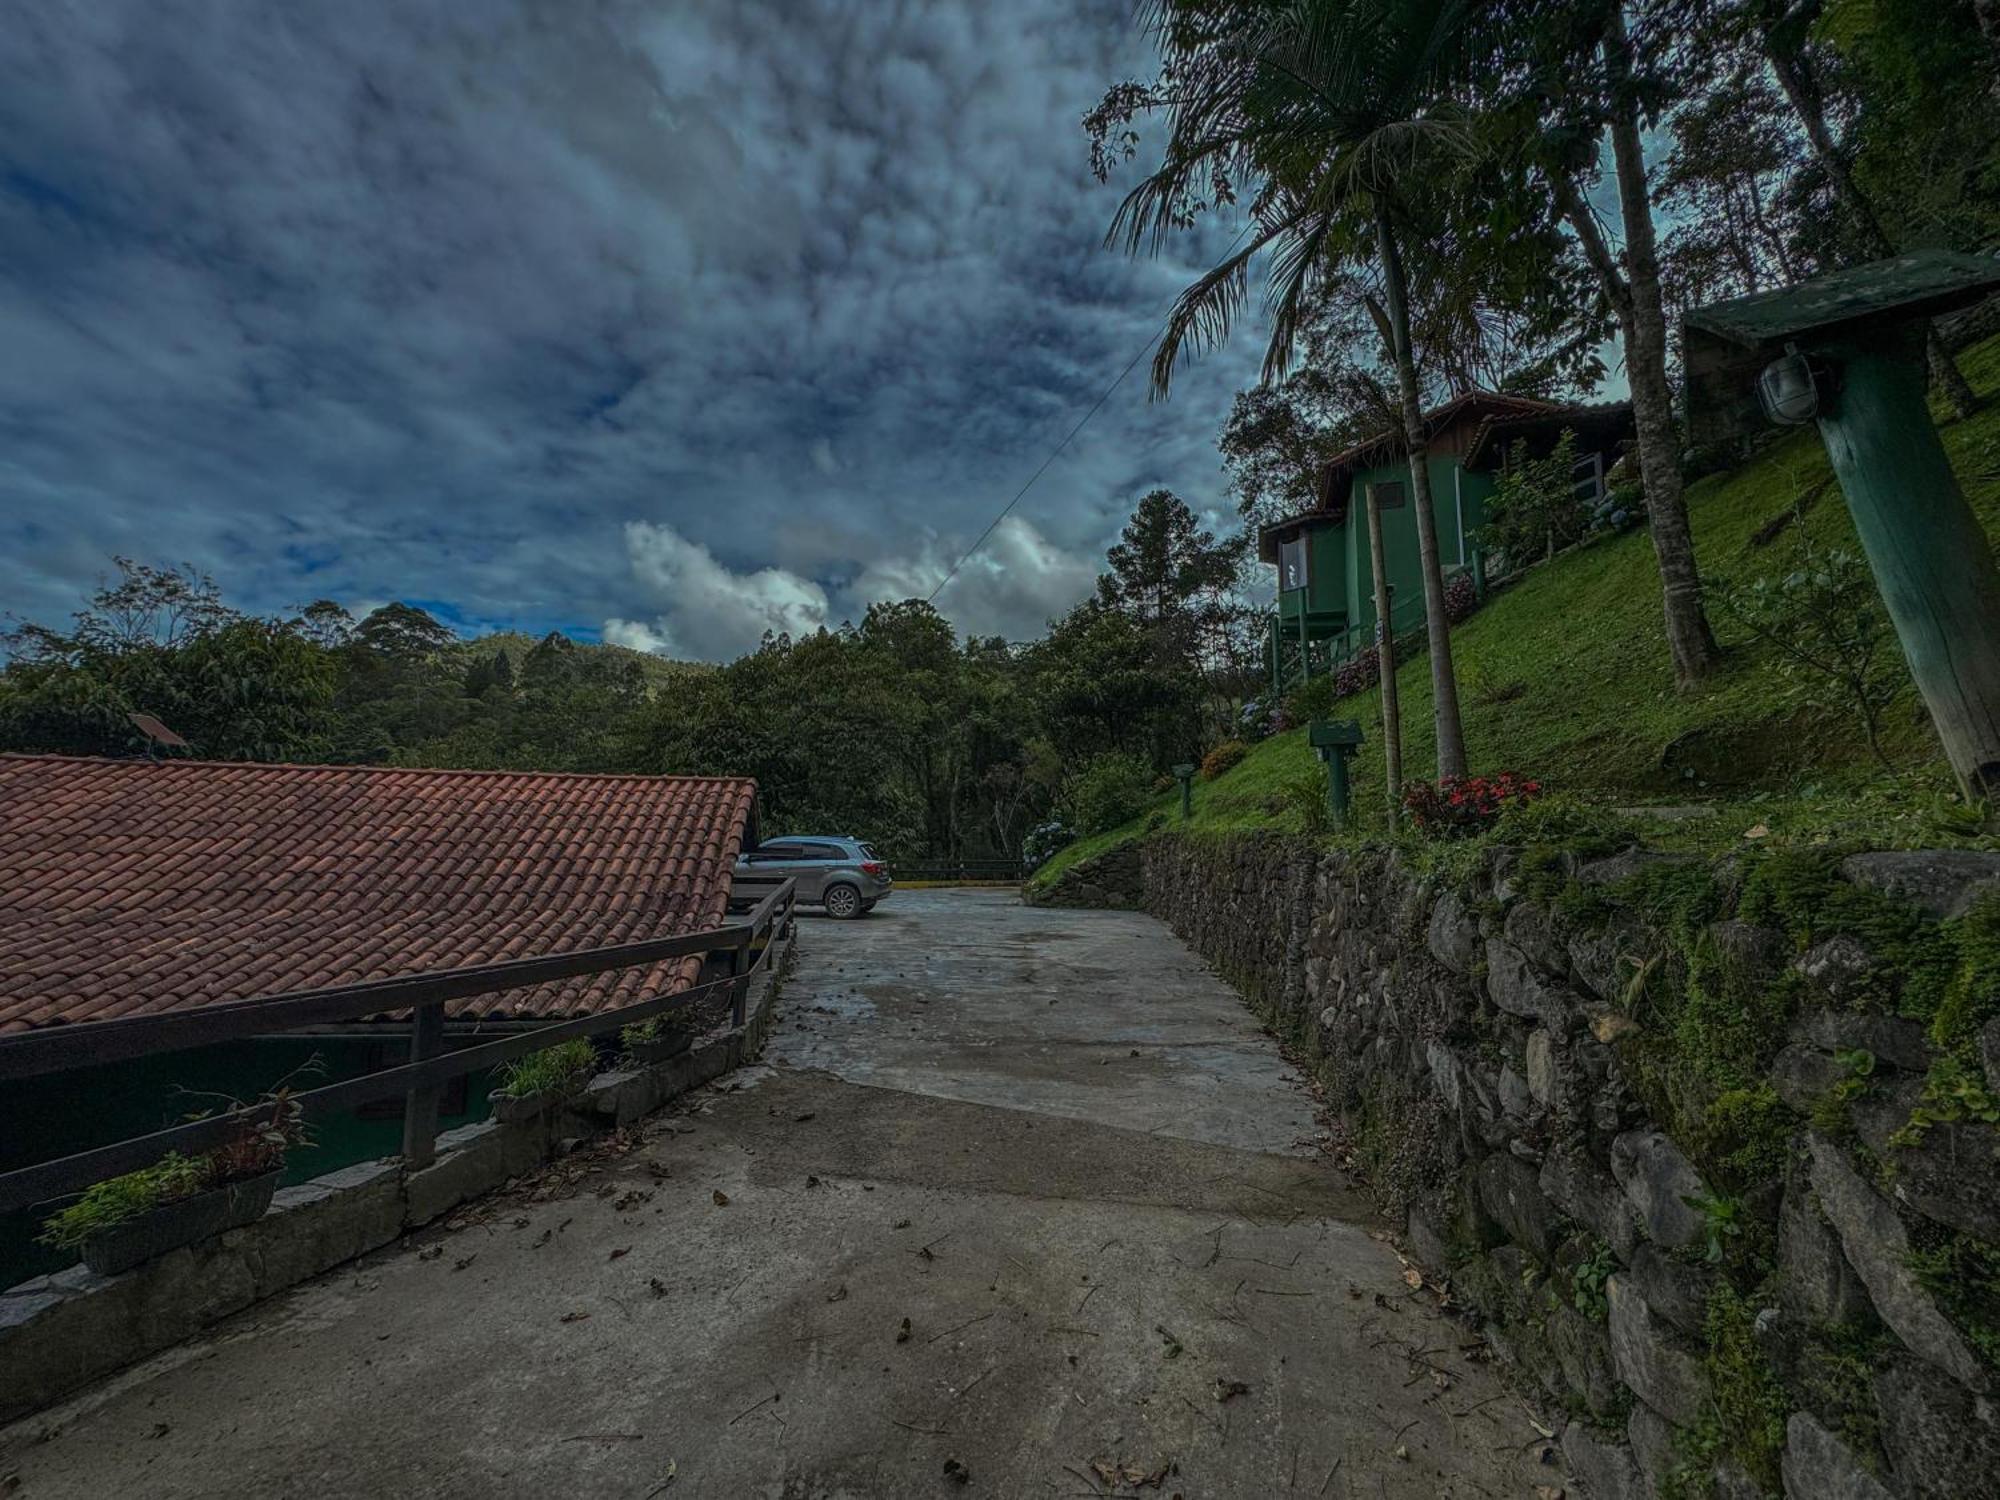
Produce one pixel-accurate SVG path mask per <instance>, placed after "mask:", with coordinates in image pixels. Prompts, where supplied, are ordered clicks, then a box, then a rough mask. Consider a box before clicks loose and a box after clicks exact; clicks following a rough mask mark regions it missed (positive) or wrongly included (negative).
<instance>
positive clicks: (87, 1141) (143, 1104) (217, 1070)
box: [0, 1037, 491, 1287]
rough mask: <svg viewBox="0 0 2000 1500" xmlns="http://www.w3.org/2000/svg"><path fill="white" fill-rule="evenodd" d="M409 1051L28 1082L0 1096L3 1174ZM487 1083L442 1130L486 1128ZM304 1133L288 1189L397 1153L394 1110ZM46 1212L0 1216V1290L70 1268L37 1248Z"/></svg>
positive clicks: (329, 1047)
mask: <svg viewBox="0 0 2000 1500" xmlns="http://www.w3.org/2000/svg"><path fill="white" fill-rule="evenodd" d="M383 1043H386V1044H387V1045H388V1046H389V1047H391V1048H393V1049H395V1056H394V1057H392V1058H389V1059H387V1060H385V1059H384V1058H383V1056H382V1055H381V1054H380V1053H379V1052H378V1051H377V1050H376V1048H377V1047H378V1046H380V1045H381V1044H383ZM407 1045H408V1044H407V1042H404V1041H402V1040H401V1039H398V1038H391V1037H384V1038H380V1039H376V1038H362V1037H264V1038H258V1039H254V1040H249V1041H242V1042H231V1043H227V1044H224V1045H222V1046H216V1047H200V1048H193V1049H190V1050H189V1051H186V1052H176V1053H170V1054H167V1055H165V1056H160V1057H150V1058H142V1059H139V1060H137V1061H134V1062H128V1063H113V1064H107V1065H105V1066H102V1067H95V1068H79V1069H76V1070H74V1071H72V1072H68V1073H60V1074H55V1075H52V1076H50V1077H46V1078H29V1079H24V1080H22V1081H20V1082H17V1083H11V1084H9V1085H7V1087H6V1088H5V1089H0V1169H6V1168H12V1167H25V1166H32V1165H33V1164H34V1163H36V1162H40V1161H47V1160H49V1159H51V1158H53V1157H58V1156H65V1155H68V1154H71V1153H73V1152H77V1151H84V1150H88V1149H89V1148H90V1147H92V1146H103V1145H109V1144H110V1143H111V1142H113V1141H121V1140H126V1139H129V1138H130V1137H132V1136H137V1135H146V1134H148V1133H149V1132H152V1131H155V1130H163V1129H165V1128H166V1127H167V1126H169V1125H175V1124H178V1123H180V1122H181V1121H182V1120H184V1119H186V1118H187V1117H188V1116H190V1115H192V1114H196V1113H198V1112H200V1111H202V1110H213V1109H216V1108H218V1107H223V1106H226V1105H227V1104H228V1102H229V1101H231V1100H234V1099H255V1098H258V1097H260V1096H261V1095H263V1094H265V1093H266V1092H268V1091H269V1090H270V1089H272V1088H273V1087H275V1086H276V1085H277V1084H278V1083H279V1082H280V1080H283V1079H285V1078H286V1077H287V1076H288V1075H291V1074H294V1073H298V1070H299V1069H301V1068H303V1067H304V1066H305V1065H306V1064H308V1063H309V1062H312V1061H313V1060H315V1059H317V1061H318V1066H317V1067H316V1068H314V1069H313V1070H312V1071H311V1072H310V1073H299V1075H298V1076H297V1077H296V1078H295V1079H294V1080H293V1082H294V1086H295V1087H298V1088H301V1089H309V1088H317V1087H319V1086H320V1085H322V1084H328V1083H338V1082H339V1081H340V1080H342V1079H344V1078H353V1077H356V1076H358V1075H359V1074H362V1073H368V1072H373V1071H375V1070H376V1069H378V1068H381V1067H385V1066H390V1065H392V1064H393V1063H394V1062H396V1061H400V1060H401V1054H402V1051H403V1049H404V1048H406V1047H407ZM490 1083H491V1078H490V1075H486V1074H480V1075H475V1076H474V1077H471V1078H468V1079H467V1080H466V1089H465V1101H464V1104H465V1107H464V1108H463V1109H461V1110H460V1111H459V1112H457V1113H455V1114H441V1115H440V1117H439V1128H440V1129H447V1130H448V1129H450V1128H452V1127H453V1126H456V1125H463V1124H466V1123H467V1122H469V1121H472V1120H479V1119H484V1118H485V1117H486V1113H487V1103H486V1096H487V1091H488V1088H489V1085H490ZM311 1129H312V1134H313V1143H312V1144H311V1145H310V1146H307V1147H305V1148H304V1149H302V1150H298V1151H294V1152H293V1153H292V1154H291V1157H290V1159H289V1160H288V1161H287V1162H286V1166H285V1181H286V1182H288V1183H292V1182H303V1181H305V1180H306V1179H307V1178H310V1177H317V1176H319V1175H320V1174H321V1173H323V1172H331V1171H333V1170H335V1169H336V1168H339V1167H344V1166H349V1165H352V1164H353V1163H355V1162H358V1161H368V1160H370V1159H371V1158H373V1157H378V1156H392V1155H394V1154H395V1153H397V1152H399V1151H401V1150H402V1149H403V1122H402V1117H401V1109H400V1106H398V1107H396V1108H395V1109H393V1110H392V1111H390V1112H388V1114H387V1116H386V1117H384V1118H370V1119H364V1118H362V1117H360V1116H358V1115H342V1116H338V1117H336V1118H333V1119H327V1120H319V1121H315V1122H313V1124H312V1127H311ZM56 1206H60V1205H52V1206H51V1208H53V1207H56ZM51 1208H42V1209H38V1210H32V1211H22V1212H17V1213H12V1214H0V1287H8V1286H13V1285H15V1284H16V1283H18V1282H21V1281H25V1280H27V1279H28V1278H29V1277H31V1276H39V1275H41V1274H42V1273H43V1272H45V1271H59V1270H61V1269H62V1268H63V1267H64V1266H66V1265H69V1264H72V1263H73V1262H74V1260H75V1257H74V1256H72V1255H68V1254H61V1253H58V1252H55V1251H51V1250H48V1249H46V1248H44V1247H42V1246H40V1245H37V1244H36V1243H35V1236H36V1235H37V1234H39V1233H40V1232H41V1221H42V1220H43V1219H44V1218H45V1217H47V1215H48V1213H49V1212H50V1211H51Z"/></svg>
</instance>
